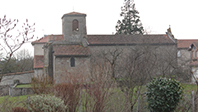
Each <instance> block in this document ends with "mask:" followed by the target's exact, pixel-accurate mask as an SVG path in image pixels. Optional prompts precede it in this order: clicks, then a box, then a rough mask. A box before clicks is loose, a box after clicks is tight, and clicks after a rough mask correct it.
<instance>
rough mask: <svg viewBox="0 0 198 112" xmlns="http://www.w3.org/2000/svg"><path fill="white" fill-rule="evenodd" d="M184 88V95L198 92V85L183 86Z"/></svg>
mask: <svg viewBox="0 0 198 112" xmlns="http://www.w3.org/2000/svg"><path fill="white" fill-rule="evenodd" d="M181 85H182V87H183V88H184V94H186V93H187V94H188V93H191V92H192V91H197V85H196V84H181Z"/></svg>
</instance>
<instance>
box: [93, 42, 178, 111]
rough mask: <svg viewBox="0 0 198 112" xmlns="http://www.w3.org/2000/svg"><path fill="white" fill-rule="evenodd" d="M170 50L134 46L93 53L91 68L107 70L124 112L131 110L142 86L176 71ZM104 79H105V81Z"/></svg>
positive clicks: (158, 47)
mask: <svg viewBox="0 0 198 112" xmlns="http://www.w3.org/2000/svg"><path fill="white" fill-rule="evenodd" d="M169 48H170V49H169ZM174 50H175V49H173V48H172V46H170V47H168V46H155V45H141V44H140V45H136V46H117V47H111V48H109V49H104V50H99V51H96V50H94V52H97V53H95V55H92V58H91V64H92V66H91V67H94V66H93V65H94V64H96V65H100V66H101V67H103V66H106V67H107V68H108V75H109V77H110V78H111V79H110V80H111V81H114V82H115V83H116V85H117V87H118V88H119V89H120V90H121V91H122V92H123V94H124V96H125V99H126V100H125V101H126V102H125V103H126V105H127V106H125V107H126V109H125V110H130V111H131V112H132V111H133V110H134V106H135V105H136V104H137V101H138V98H139V97H140V95H142V94H143V92H144V91H142V90H144V89H142V88H143V86H145V84H146V83H147V82H148V81H149V80H151V79H152V78H154V77H156V76H163V77H171V76H172V75H173V74H174V73H175V71H176V70H177V61H176V60H177V57H176V55H175V51H174ZM106 79H107V78H106Z"/></svg>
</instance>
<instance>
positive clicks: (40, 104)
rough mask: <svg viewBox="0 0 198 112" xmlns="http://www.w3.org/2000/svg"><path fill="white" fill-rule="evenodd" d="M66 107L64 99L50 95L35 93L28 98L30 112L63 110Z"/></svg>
mask: <svg viewBox="0 0 198 112" xmlns="http://www.w3.org/2000/svg"><path fill="white" fill-rule="evenodd" d="M66 108H67V106H65V105H64V101H62V100H61V99H60V98H58V97H55V96H52V95H35V96H31V97H30V99H29V110H30V111H31V112H65V110H66Z"/></svg>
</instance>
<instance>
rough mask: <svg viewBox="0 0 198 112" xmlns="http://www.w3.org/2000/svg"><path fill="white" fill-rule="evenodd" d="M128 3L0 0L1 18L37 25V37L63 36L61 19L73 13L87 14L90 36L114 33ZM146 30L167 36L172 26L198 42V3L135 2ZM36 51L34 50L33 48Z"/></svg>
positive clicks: (115, 0) (179, 0) (182, 0)
mask: <svg viewBox="0 0 198 112" xmlns="http://www.w3.org/2000/svg"><path fill="white" fill-rule="evenodd" d="M123 1H124V0H0V3H1V7H0V17H1V18H2V17H3V15H5V14H6V15H7V17H8V18H11V19H14V18H16V19H19V20H20V22H24V21H25V19H26V18H27V19H28V20H29V23H36V32H35V35H36V36H37V37H39V38H41V37H42V36H43V35H44V34H62V24H61V17H62V15H63V14H65V13H69V12H72V11H76V12H81V13H86V14H87V33H88V34H112V32H114V33H115V26H116V23H117V21H118V19H119V18H120V12H121V10H120V8H121V6H123ZM135 4H136V9H137V10H138V11H139V12H140V14H139V16H140V19H141V21H142V23H143V26H144V28H145V29H147V30H149V31H151V34H165V32H166V30H167V28H168V27H169V25H171V28H172V32H173V34H174V35H175V37H176V38H177V39H198V38H197V34H196V31H197V26H198V21H197V20H198V16H197V11H198V7H197V4H198V1H197V0H188V1H187V0H135ZM31 49H32V48H31Z"/></svg>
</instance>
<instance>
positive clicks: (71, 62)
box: [70, 57, 75, 67]
mask: <svg viewBox="0 0 198 112" xmlns="http://www.w3.org/2000/svg"><path fill="white" fill-rule="evenodd" d="M70 66H71V67H75V59H74V58H73V57H72V58H71V59H70Z"/></svg>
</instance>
